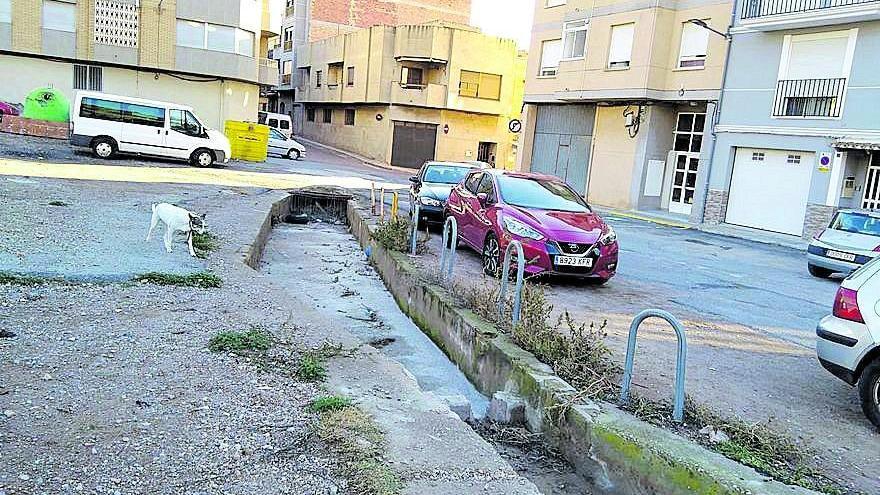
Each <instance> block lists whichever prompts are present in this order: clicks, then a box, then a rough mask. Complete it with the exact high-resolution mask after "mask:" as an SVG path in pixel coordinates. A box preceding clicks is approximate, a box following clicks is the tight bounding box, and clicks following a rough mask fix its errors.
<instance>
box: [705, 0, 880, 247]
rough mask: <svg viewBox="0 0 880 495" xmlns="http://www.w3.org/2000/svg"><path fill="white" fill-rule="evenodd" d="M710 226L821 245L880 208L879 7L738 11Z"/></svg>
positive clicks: (861, 1) (757, 6)
mask: <svg viewBox="0 0 880 495" xmlns="http://www.w3.org/2000/svg"><path fill="white" fill-rule="evenodd" d="M731 34H732V35H733V41H732V45H731V46H732V49H731V53H730V62H729V66H728V75H727V82H726V84H725V87H724V93H723V97H722V104H721V109H722V111H721V118H720V121H719V123H718V125H717V128H716V131H717V141H716V145H715V150H714V154H713V161H712V170H711V173H710V176H709V177H708V184H707V188H706V189H707V190H706V193H705V195H706V206H705V214H704V221H705V222H706V223H710V224H713V223H721V222H726V223H729V224H733V225H741V226H746V227H752V228H757V229H763V230H768V231H773V232H780V233H784V234H790V235H794V236H804V237H810V236H812V235H813V234H815V233H816V232H818V231H820V230H821V229H822V228H824V227H825V226H826V225H827V223H828V221H829V219H830V218H831V216H832V214H833V213H834V211H835V210H836V209H837V208H868V209H875V208H877V207H878V206H880V184H878V181H880V119H878V117H877V111H876V108H877V105H878V102H880V72H878V71H877V70H876V69H877V68H876V63H877V61H878V60H880V48H878V47H880V4H878V3H877V2H872V1H865V0H848V1H846V2H839V1H833V0H832V1H827V2H813V1H807V0H794V1H790V2H782V1H779V0H744V1H742V0H741V1H740V2H739V3H738V5H737V9H736V20H735V24H734V26H733V28H732V29H731Z"/></svg>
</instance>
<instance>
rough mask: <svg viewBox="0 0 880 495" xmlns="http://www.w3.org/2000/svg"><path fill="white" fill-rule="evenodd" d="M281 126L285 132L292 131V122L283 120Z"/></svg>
mask: <svg viewBox="0 0 880 495" xmlns="http://www.w3.org/2000/svg"><path fill="white" fill-rule="evenodd" d="M280 124H281V128H282V129H284V130H287V129H290V122H288V121H286V120H282V121H281V122H280Z"/></svg>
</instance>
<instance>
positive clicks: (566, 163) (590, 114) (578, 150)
mask: <svg viewBox="0 0 880 495" xmlns="http://www.w3.org/2000/svg"><path fill="white" fill-rule="evenodd" d="M595 112H596V107H595V105H542V106H539V107H538V115H537V119H536V121H535V143H534V146H533V147H532V165H531V171H532V172H536V173H540V174H548V175H555V176H556V177H559V178H560V179H562V180H564V181H565V182H567V183H568V185H570V186H571V187H573V188H574V190H575V191H578V192H580V193H582V194H585V195H586V193H587V171H588V169H589V163H590V140H591V139H592V133H593V122H594V120H595Z"/></svg>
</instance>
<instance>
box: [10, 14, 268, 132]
mask: <svg viewBox="0 0 880 495" xmlns="http://www.w3.org/2000/svg"><path fill="white" fill-rule="evenodd" d="M281 17H282V3H281V1H280V0H213V1H211V2H202V1H197V0H0V74H3V76H0V79H2V84H0V100H5V101H10V102H14V103H21V102H23V101H24V98H25V96H26V95H27V94H28V93H29V92H30V91H31V90H33V89H35V88H38V87H46V86H49V87H53V88H55V89H57V90H59V91H61V92H63V93H65V94H66V95H67V96H68V97H69V98H70V99H72V98H73V96H74V94H75V92H76V91H77V90H80V89H84V90H93V91H104V92H107V93H114V94H119V95H124V96H134V97H143V98H150V99H155V100H163V101H171V102H175V103H179V104H185V105H189V106H192V107H193V108H194V109H195V110H196V113H197V114H198V115H199V117H200V118H201V119H203V120H204V123H205V124H206V125H209V126H211V127H215V128H219V129H222V128H223V122H224V121H225V120H227V119H232V120H251V121H256V118H257V110H258V105H259V100H260V94H261V92H260V88H261V86H262V87H264V88H266V87H270V86H273V85H275V84H277V76H278V69H277V66H276V65H275V62H274V61H270V60H268V59H266V58H265V57H266V53H267V51H268V44H269V39H271V38H272V37H275V36H278V35H280V32H281Z"/></svg>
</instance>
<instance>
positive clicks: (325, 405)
mask: <svg viewBox="0 0 880 495" xmlns="http://www.w3.org/2000/svg"><path fill="white" fill-rule="evenodd" d="M350 406H351V399H349V398H348V397H340V396H338V395H325V396H323V397H318V398H317V399H315V400H313V401H312V403H311V404H309V410H310V411H312V412H316V413H325V412H333V411H341V410H342V409H345V408H347V407H350Z"/></svg>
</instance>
